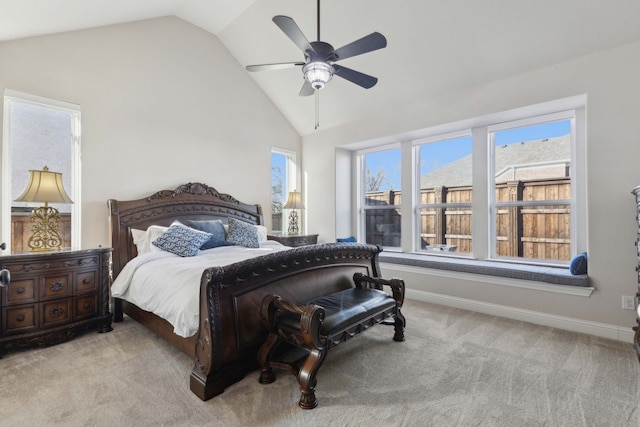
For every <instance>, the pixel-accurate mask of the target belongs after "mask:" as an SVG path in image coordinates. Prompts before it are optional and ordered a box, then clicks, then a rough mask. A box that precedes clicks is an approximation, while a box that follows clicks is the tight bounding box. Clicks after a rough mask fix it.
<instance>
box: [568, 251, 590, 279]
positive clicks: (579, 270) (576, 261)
mask: <svg viewBox="0 0 640 427" xmlns="http://www.w3.org/2000/svg"><path fill="white" fill-rule="evenodd" d="M569 272H571V274H573V275H574V276H578V275H581V274H587V253H586V252H582V253H581V254H578V255H576V256H575V257H573V259H572V260H571V263H570V264H569Z"/></svg>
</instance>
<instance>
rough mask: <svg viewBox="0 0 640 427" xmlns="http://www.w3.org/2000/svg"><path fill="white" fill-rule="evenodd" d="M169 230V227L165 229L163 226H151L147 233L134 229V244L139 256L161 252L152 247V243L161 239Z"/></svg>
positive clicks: (132, 230) (132, 233)
mask: <svg viewBox="0 0 640 427" xmlns="http://www.w3.org/2000/svg"><path fill="white" fill-rule="evenodd" d="M168 229H169V227H163V226H161V225H151V226H149V228H147V230H146V231H145V230H138V229H135V228H132V229H131V236H132V237H133V243H134V244H135V245H136V248H137V249H138V255H142V254H146V253H147V252H153V251H158V250H160V249H158V248H156V247H155V246H153V245H151V242H153V241H154V240H155V239H157V238H158V237H160V236H161V235H162V233H164V232H165V231H167V230H168Z"/></svg>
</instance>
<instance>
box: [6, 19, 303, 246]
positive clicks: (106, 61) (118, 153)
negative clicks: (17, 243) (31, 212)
mask: <svg viewBox="0 0 640 427" xmlns="http://www.w3.org/2000/svg"><path fill="white" fill-rule="evenodd" d="M0 64H2V65H1V66H0V91H2V92H4V90H5V89H6V88H9V89H13V90H17V91H20V92H26V93H30V94H34V95H39V96H44V97H48V98H54V99H59V100H63V101H68V102H71V103H74V104H79V105H80V106H81V108H82V200H83V206H82V246H83V247H95V246H97V245H99V244H101V245H103V246H107V245H108V244H109V236H108V215H107V206H106V201H107V199H110V198H115V199H120V200H126V199H133V198H139V197H143V196H146V195H149V194H150V193H151V192H153V191H156V190H160V189H173V188H175V187H177V186H178V185H180V184H184V183H186V182H203V183H206V184H208V185H210V186H213V187H215V188H216V189H217V190H218V191H220V192H224V193H229V194H232V195H233V196H235V197H236V198H238V199H239V200H241V201H243V202H247V203H260V204H262V206H263V207H265V210H266V211H267V212H266V214H265V220H266V221H268V222H267V224H268V225H270V221H271V217H270V215H269V210H270V203H271V197H270V194H271V193H270V192H271V187H270V182H271V160H270V159H271V147H272V146H277V147H281V148H286V149H289V150H293V151H296V152H299V150H300V137H299V135H298V134H297V132H295V131H294V129H293V128H292V127H291V126H290V125H289V123H288V122H287V121H286V120H285V119H284V117H283V116H282V115H281V114H280V113H279V111H277V110H276V109H275V107H274V106H273V104H272V103H271V101H270V100H269V99H268V98H267V97H266V96H265V95H264V93H263V92H262V91H261V90H260V89H259V88H258V87H257V85H256V84H255V83H254V82H253V80H252V79H251V78H249V77H248V75H247V73H246V72H245V71H244V70H243V69H242V67H241V66H240V64H238V63H237V61H236V60H235V59H234V58H233V57H232V56H231V55H230V54H229V52H228V51H227V50H226V49H225V48H224V46H223V45H222V43H220V41H219V40H218V39H217V38H216V37H215V36H213V35H211V34H210V33H208V32H205V31H203V30H201V29H199V28H197V27H195V26H193V25H191V24H188V23H186V22H184V21H182V20H180V19H178V18H175V17H170V18H160V19H153V20H148V21H140V22H135V23H129V24H121V25H114V26H108V27H101V28H94V29H88V30H82V31H75V32H68V33H61V34H56V35H50V36H43V37H34V38H29V39H23V40H17V41H11V42H5V43H0ZM2 92H0V93H2ZM0 126H1V123H0ZM7 239H8V237H6V238H5V240H7Z"/></svg>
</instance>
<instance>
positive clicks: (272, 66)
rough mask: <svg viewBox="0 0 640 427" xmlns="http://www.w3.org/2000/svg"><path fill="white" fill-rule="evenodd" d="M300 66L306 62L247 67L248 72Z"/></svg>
mask: <svg viewBox="0 0 640 427" xmlns="http://www.w3.org/2000/svg"><path fill="white" fill-rule="evenodd" d="M300 65H304V62H281V63H278V64H258V65H247V66H246V70H247V71H270V70H282V69H284V68H292V67H296V66H300Z"/></svg>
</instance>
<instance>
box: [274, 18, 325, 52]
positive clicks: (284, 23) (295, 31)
mask: <svg viewBox="0 0 640 427" xmlns="http://www.w3.org/2000/svg"><path fill="white" fill-rule="evenodd" d="M273 22H274V23H275V24H276V25H277V26H278V27H279V28H280V29H281V30H282V32H284V33H285V34H286V35H287V37H289V38H290V39H291V41H293V42H294V43H295V44H296V45H297V46H298V47H299V48H300V49H301V50H302V51H303V52H305V53H306V52H313V53H315V49H314V48H313V46H311V44H309V40H307V38H306V37H305V36H304V34H303V33H302V30H300V27H298V25H297V24H296V22H295V21H294V20H293V19H292V18H289V17H288V16H283V15H277V16H274V17H273Z"/></svg>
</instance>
